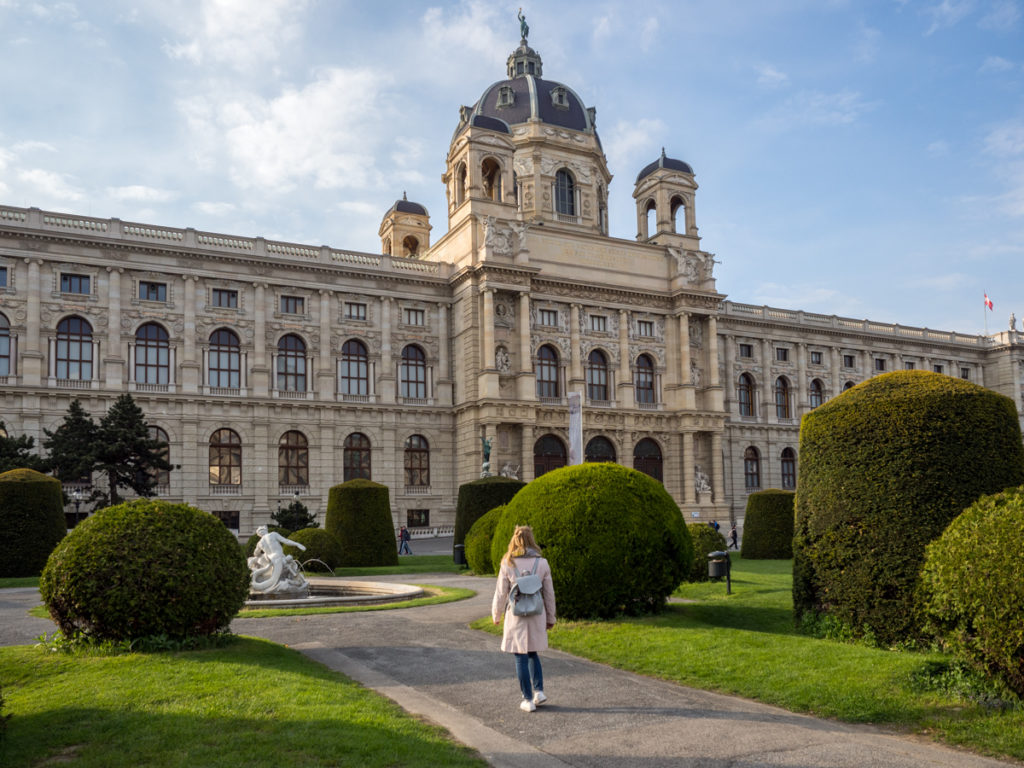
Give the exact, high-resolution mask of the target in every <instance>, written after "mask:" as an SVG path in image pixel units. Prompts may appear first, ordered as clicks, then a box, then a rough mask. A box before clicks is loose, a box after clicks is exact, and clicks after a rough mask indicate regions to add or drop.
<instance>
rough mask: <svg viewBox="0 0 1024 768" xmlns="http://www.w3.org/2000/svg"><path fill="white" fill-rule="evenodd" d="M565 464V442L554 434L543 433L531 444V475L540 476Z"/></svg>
mask: <svg viewBox="0 0 1024 768" xmlns="http://www.w3.org/2000/svg"><path fill="white" fill-rule="evenodd" d="M565 464H566V454H565V443H563V442H562V441H561V440H559V439H558V438H557V437H555V436H554V435H544V437H542V438H541V439H540V440H538V441H537V442H536V443H534V444H533V476H534V477H540V476H541V475H543V474H544V473H545V472H550V471H551V470H552V469H558V468H559V467H564V466H565Z"/></svg>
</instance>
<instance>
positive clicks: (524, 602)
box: [508, 557, 544, 616]
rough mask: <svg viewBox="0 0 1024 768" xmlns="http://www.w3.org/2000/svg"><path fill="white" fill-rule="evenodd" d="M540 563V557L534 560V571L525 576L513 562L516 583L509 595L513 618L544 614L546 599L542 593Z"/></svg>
mask: <svg viewBox="0 0 1024 768" xmlns="http://www.w3.org/2000/svg"><path fill="white" fill-rule="evenodd" d="M539 562H540V558H539V557H537V558H534V560H533V570H532V571H530V572H529V573H523V574H520V573H519V570H518V569H517V568H516V564H515V562H514V561H513V562H512V573H513V574H515V583H513V584H512V589H511V590H510V591H509V593H508V602H509V605H511V606H512V615H513V616H536V615H537V614H538V613H544V597H543V596H542V595H541V592H540V588H541V580H540V576H538V575H537V563H539Z"/></svg>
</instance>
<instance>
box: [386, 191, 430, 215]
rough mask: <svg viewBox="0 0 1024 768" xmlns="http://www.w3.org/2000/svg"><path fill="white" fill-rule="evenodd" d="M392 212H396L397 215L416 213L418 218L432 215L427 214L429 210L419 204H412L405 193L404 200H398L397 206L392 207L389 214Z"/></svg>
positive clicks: (403, 194)
mask: <svg viewBox="0 0 1024 768" xmlns="http://www.w3.org/2000/svg"><path fill="white" fill-rule="evenodd" d="M391 211H395V212H397V213H414V214H416V215H417V216H429V215H430V214H429V213H427V209H426V208H424V207H423V206H422V205H420V204H419V203H413V202H411V201H410V200H409V199H408V198H407V197H406V196H405V193H404V192H403V193H402V199H401V200H396V201H395V204H394V205H392V206H391V210H389V211H388V213H391Z"/></svg>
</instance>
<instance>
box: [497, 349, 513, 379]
mask: <svg viewBox="0 0 1024 768" xmlns="http://www.w3.org/2000/svg"><path fill="white" fill-rule="evenodd" d="M494 364H495V366H496V367H497V369H498V371H499V372H500V373H504V374H507V373H509V372H510V371H511V370H512V359H511V358H510V357H509V354H508V350H507V349H505V347H503V346H499V347H498V348H497V349H496V350H495V351H494Z"/></svg>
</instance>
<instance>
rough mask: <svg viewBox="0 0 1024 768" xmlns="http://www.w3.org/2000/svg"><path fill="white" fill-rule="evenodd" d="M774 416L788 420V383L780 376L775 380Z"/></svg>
mask: <svg viewBox="0 0 1024 768" xmlns="http://www.w3.org/2000/svg"><path fill="white" fill-rule="evenodd" d="M775 415H776V416H778V417H779V418H780V419H788V418H789V382H788V381H786V379H785V378H784V377H782V376H779V378H777V379H776V380H775Z"/></svg>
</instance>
